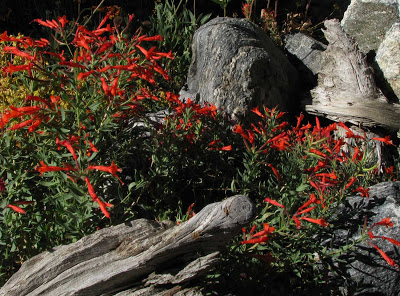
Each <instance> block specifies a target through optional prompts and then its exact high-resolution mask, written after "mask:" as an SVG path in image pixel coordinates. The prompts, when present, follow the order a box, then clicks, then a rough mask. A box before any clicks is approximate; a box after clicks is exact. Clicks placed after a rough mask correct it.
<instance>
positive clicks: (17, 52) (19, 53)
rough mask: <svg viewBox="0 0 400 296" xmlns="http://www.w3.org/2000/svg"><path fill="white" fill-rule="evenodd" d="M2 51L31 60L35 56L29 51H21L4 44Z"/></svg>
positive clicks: (34, 58)
mask: <svg viewBox="0 0 400 296" xmlns="http://www.w3.org/2000/svg"><path fill="white" fill-rule="evenodd" d="M3 51H4V52H6V53H12V54H14V55H16V56H19V57H23V58H25V59H28V60H31V61H34V60H36V56H31V55H30V54H29V53H27V52H24V51H21V50H19V49H18V48H17V47H15V46H4V47H3Z"/></svg>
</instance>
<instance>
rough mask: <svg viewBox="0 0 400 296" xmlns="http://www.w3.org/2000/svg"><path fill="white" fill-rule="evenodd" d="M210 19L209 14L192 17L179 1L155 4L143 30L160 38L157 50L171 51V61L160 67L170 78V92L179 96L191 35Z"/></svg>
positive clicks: (187, 67) (192, 14)
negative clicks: (167, 72) (147, 24)
mask: <svg viewBox="0 0 400 296" xmlns="http://www.w3.org/2000/svg"><path fill="white" fill-rule="evenodd" d="M210 17H211V14H207V15H203V14H200V15H197V16H196V14H195V13H194V12H192V11H191V10H190V9H189V8H187V0H186V1H185V2H184V3H183V0H181V1H180V2H179V4H178V5H176V4H175V2H174V1H171V2H170V1H169V0H166V1H162V2H161V1H160V2H157V3H155V12H154V15H152V16H150V25H149V26H150V27H149V28H147V29H146V30H147V31H148V34H149V35H161V36H164V37H165V38H164V39H163V40H162V41H160V43H159V49H160V50H161V51H172V52H173V54H174V57H175V58H174V60H170V61H166V62H165V63H164V64H162V66H163V67H165V68H167V69H168V70H169V73H170V76H171V77H172V80H171V81H170V82H169V84H168V87H169V88H170V90H171V91H174V92H179V90H180V89H181V88H182V86H183V85H184V84H185V82H186V75H187V72H188V69H189V65H190V61H191V53H190V46H191V43H192V39H193V34H194V32H195V30H196V29H197V28H199V27H200V26H201V25H204V24H205V23H206V22H207V21H208V20H209V19H210ZM145 28H146V27H145Z"/></svg>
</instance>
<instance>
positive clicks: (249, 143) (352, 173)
mask: <svg viewBox="0 0 400 296" xmlns="http://www.w3.org/2000/svg"><path fill="white" fill-rule="evenodd" d="M251 111H252V112H253V113H255V114H256V115H257V117H258V120H254V121H253V122H256V121H258V122H257V124H255V123H250V125H249V128H245V127H244V126H242V125H236V126H235V127H234V129H233V130H234V132H235V133H237V134H238V135H239V136H240V137H241V138H242V140H243V145H244V150H245V152H244V159H243V165H242V166H241V167H240V168H239V169H238V178H237V179H236V180H235V182H234V183H233V191H234V192H241V193H245V194H248V195H249V196H251V197H252V199H253V200H255V201H256V204H257V205H258V208H259V214H258V216H257V218H256V219H255V221H254V224H253V225H252V226H251V227H250V230H248V229H246V228H244V229H243V234H242V237H241V242H240V244H241V245H242V246H241V247H237V248H235V253H236V256H238V257H237V258H239V259H237V260H240V262H241V264H243V265H246V264H247V265H248V264H249V263H248V262H247V263H245V261H246V259H247V260H248V258H253V260H256V261H260V262H263V263H264V267H263V268H265V271H264V272H263V273H265V274H269V275H271V274H275V275H276V274H290V276H291V278H292V279H293V278H295V277H296V275H297V276H298V278H299V279H300V280H301V282H303V283H304V282H307V281H310V282H311V283H313V284H315V281H316V282H317V283H322V282H324V283H325V282H326V276H327V273H328V271H330V270H331V269H330V266H329V262H330V259H331V258H332V257H336V256H339V255H340V254H344V253H346V252H348V251H349V250H354V249H355V248H356V245H358V244H360V243H361V242H366V243H367V244H368V245H370V246H372V247H374V248H375V249H376V250H377V251H378V252H379V253H380V254H381V255H382V257H383V259H385V260H386V261H387V263H388V264H390V265H392V266H393V267H397V266H398V265H397V263H396V262H394V261H393V260H392V259H391V258H389V257H388V256H387V255H386V254H385V253H384V252H383V251H382V250H381V249H380V248H379V247H378V246H377V245H376V243H375V242H374V243H373V242H372V241H371V240H372V239H375V238H381V239H384V240H388V241H389V242H391V243H392V244H394V245H397V246H399V245H400V242H398V241H396V240H394V239H388V238H386V237H377V236H374V235H373V234H372V233H371V229H372V228H374V227H375V226H377V225H385V226H393V224H392V223H391V222H390V218H386V219H384V220H383V221H382V222H380V223H377V224H374V225H372V226H371V227H370V228H369V229H368V231H366V228H365V227H364V231H362V233H361V235H360V238H359V239H358V240H356V241H353V242H348V243H349V245H343V246H341V247H340V248H339V250H337V249H335V248H332V246H331V245H330V243H331V242H332V241H333V239H334V231H335V230H336V229H337V227H338V226H339V224H340V219H341V216H340V214H339V215H338V210H337V207H338V206H339V205H340V204H341V203H342V202H343V201H344V200H345V198H346V197H347V196H350V195H354V194H360V195H361V196H364V197H365V198H368V197H369V193H368V191H369V189H368V188H367V187H368V184H371V183H372V182H374V181H375V182H376V180H377V171H378V168H377V159H376V157H377V156H376V155H375V153H373V151H371V147H373V146H374V144H376V143H377V142H383V143H385V144H387V145H393V143H392V141H391V140H390V138H389V137H385V138H372V139H371V140H368V139H367V137H366V136H365V135H359V134H356V133H354V132H353V131H352V130H351V129H349V128H348V127H347V126H346V125H345V124H344V123H342V122H340V123H338V124H337V123H333V124H330V125H328V126H325V127H323V126H321V124H320V122H319V120H318V118H315V125H312V124H311V123H309V122H308V123H307V124H305V123H304V122H303V120H304V116H303V115H302V114H301V115H300V116H298V117H297V121H296V123H295V125H293V126H290V124H289V123H288V122H287V121H283V120H282V118H283V117H284V113H282V112H279V111H278V110H276V109H272V110H270V109H268V108H264V110H261V111H260V110H259V108H254V109H253V110H251ZM338 129H342V130H343V131H344V132H345V134H346V135H345V138H341V137H336V136H335V135H334V132H335V131H337V130H338ZM348 140H352V141H350V142H352V143H354V144H353V145H351V144H348V143H349V141H348ZM345 151H347V152H345ZM391 170H393V167H391ZM373 180H374V181H373ZM361 226H362V225H361ZM238 239H239V238H238ZM238 243H239V241H237V244H238ZM231 256H232V254H231ZM253 264H255V265H256V263H255V262H254V263H253ZM256 266H257V265H256ZM255 273H257V274H258V273H260V267H257V269H256V271H255ZM241 274H242V275H246V272H244V271H242V273H241ZM254 276H255V274H254V273H249V274H248V275H246V278H247V277H248V278H250V277H252V278H253V279H254ZM238 280H239V282H240V278H236V279H235V281H236V282H238ZM242 280H243V279H242ZM271 281H272V282H274V281H276V278H275V277H272V280H271ZM270 284H271V283H270ZM265 285H266V286H268V283H265ZM298 292H299V293H300V291H298Z"/></svg>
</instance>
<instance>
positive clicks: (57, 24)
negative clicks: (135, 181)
mask: <svg viewBox="0 0 400 296" xmlns="http://www.w3.org/2000/svg"><path fill="white" fill-rule="evenodd" d="M110 18H111V14H110V13H109V14H107V15H106V16H105V17H104V19H103V20H102V21H101V22H100V24H99V26H98V27H97V28H96V29H94V30H88V29H87V28H85V27H84V26H82V25H79V24H74V25H76V31H75V34H74V39H73V40H72V42H70V43H69V44H67V43H66V40H58V39H56V37H54V36H53V37H54V39H55V41H56V42H57V43H58V44H60V45H67V46H68V49H69V50H68V51H69V52H71V49H72V48H75V52H74V53H73V54H72V57H71V56H70V55H68V54H67V53H65V52H64V50H63V51H62V52H61V53H59V52H53V51H51V50H48V49H47V47H48V46H49V44H50V42H49V41H48V40H46V39H44V38H42V39H39V40H34V39H32V38H30V37H12V36H8V35H7V32H4V33H3V34H1V35H0V42H13V43H14V46H5V47H3V51H4V52H5V53H9V54H13V55H14V56H18V57H21V58H22V59H23V60H25V61H26V64H23V65H13V64H11V63H9V65H8V66H6V67H4V68H3V69H2V71H3V73H7V74H12V73H15V72H20V71H27V72H28V74H29V76H30V77H32V78H33V71H36V72H38V73H43V72H45V74H46V75H48V76H50V79H51V78H53V79H55V80H57V77H59V75H60V74H59V72H57V71H54V72H53V71H48V72H46V70H45V69H46V64H47V63H48V61H49V58H53V59H54V60H55V63H56V65H57V66H58V67H59V68H60V69H65V70H66V72H64V73H70V74H63V75H61V80H60V81H61V83H60V88H61V89H63V88H64V87H65V83H68V81H70V79H71V78H72V79H75V83H76V84H77V88H78V91H79V88H80V87H81V85H82V84H84V83H89V84H92V85H96V83H98V82H101V87H100V88H99V94H101V92H102V93H103V95H104V98H105V99H106V102H108V106H109V107H108V108H111V107H112V108H113V110H116V111H115V112H114V114H111V115H110V116H112V118H114V120H116V121H118V120H120V119H121V118H124V117H131V115H132V113H135V112H136V110H137V103H138V102H139V101H141V100H143V99H151V100H158V98H157V97H156V96H154V95H152V94H151V92H150V91H149V90H148V89H147V88H146V87H142V88H141V89H139V90H137V89H134V90H133V92H132V93H133V95H132V94H131V93H127V90H130V85H129V83H131V82H134V81H136V80H144V81H146V82H147V83H149V84H150V85H155V84H156V80H155V79H156V78H155V75H156V74H157V73H158V74H160V75H161V76H162V77H163V78H164V79H166V80H168V79H169V77H168V75H167V73H166V72H165V70H164V69H162V68H161V67H160V66H159V65H158V63H157V61H158V60H159V59H160V58H169V59H173V56H172V54H171V52H169V53H163V52H159V51H157V50H156V47H152V48H150V49H149V50H146V49H145V48H144V47H143V46H141V45H140V43H141V42H149V41H160V40H162V37H161V36H159V35H157V36H153V37H148V36H144V35H142V36H139V35H137V36H134V37H133V38H132V39H131V40H128V39H125V38H124V37H122V36H124V35H123V33H124V31H125V30H126V29H127V28H128V26H129V23H131V21H132V19H133V15H129V20H128V24H127V26H126V27H125V29H124V31H122V32H120V31H119V28H118V27H117V26H111V25H110V24H107V21H108V20H109V19H110ZM34 21H35V22H37V23H39V24H40V25H42V26H45V27H48V28H50V29H52V30H54V31H55V32H56V33H57V35H58V36H61V38H63V37H65V36H66V35H67V34H66V31H65V29H66V25H67V24H68V20H67V18H66V17H65V16H63V17H59V18H57V20H54V19H53V20H46V21H43V20H40V19H36V20H34ZM114 25H115V24H114ZM71 27H72V26H71ZM57 35H56V36H57ZM120 45H122V47H123V48H124V49H123V50H122V51H121V50H120V51H119V52H116V50H115V48H116V47H117V46H120ZM140 55H142V56H143V57H144V58H142V59H140V58H139V56H140ZM60 72H61V73H62V72H63V71H60ZM123 73H127V74H128V75H126V74H124V75H125V76H124V82H123V83H124V84H123V85H122V84H121V83H122V82H121V76H122V75H123ZM70 76H73V77H70ZM66 92H67V93H68V91H66ZM167 96H168V97H169V98H170V99H171V100H172V101H174V102H177V101H178V100H177V98H176V97H173V95H171V94H168V95H167ZM68 99H69V100H70V101H71V102H73V101H74V100H75V99H74V98H67V100H68ZM64 100H65V98H64V97H63V98H62V99H61V98H60V96H53V95H51V96H50V97H49V98H41V97H37V96H31V95H28V96H27V98H26V100H25V103H26V104H29V105H27V106H23V107H15V106H10V107H9V110H7V111H5V112H4V113H3V114H1V115H0V128H1V129H4V128H6V126H7V125H9V127H8V130H12V131H15V130H24V129H27V130H28V133H37V134H47V135H49V134H50V135H53V134H52V133H53V132H50V131H49V130H47V129H46V126H47V125H50V124H56V125H58V126H59V127H62V123H63V122H64V121H65V113H66V110H65V109H63V108H64V105H65V103H66V104H67V105H68V102H65V101H64ZM189 106H191V105H190V103H189V102H188V103H187V104H185V105H184V106H181V107H180V108H185V107H189ZM86 108H88V109H87V110H86V114H87V117H88V118H89V119H90V121H91V122H95V121H96V119H95V117H94V116H93V110H92V109H90V107H86ZM67 111H68V110H67ZM214 111H215V110H214ZM196 112H198V113H202V112H212V107H210V108H203V109H196ZM85 129H86V128H85V127H84V126H79V127H78V131H76V134H68V135H65V134H55V133H54V135H53V136H54V138H55V140H56V147H57V149H58V150H61V149H62V148H64V149H66V150H67V151H68V152H69V154H70V155H71V157H72V158H73V160H74V165H71V164H67V163H65V164H63V165H62V166H57V165H49V164H46V163H45V161H43V160H42V161H40V165H37V167H36V170H37V171H38V172H39V173H40V175H42V174H44V173H46V172H65V173H66V174H67V176H68V178H69V179H70V180H71V181H73V182H77V180H79V179H81V178H83V179H84V180H85V182H86V185H87V190H88V193H89V195H90V196H91V197H92V199H93V201H95V202H97V203H98V204H99V207H100V209H101V211H102V212H103V213H104V215H105V216H106V217H108V218H110V214H109V213H108V211H107V207H111V206H112V205H111V204H109V203H106V202H104V201H102V200H101V199H100V198H99V197H98V196H97V195H96V193H95V191H94V188H93V186H92V184H91V182H90V180H89V177H88V176H87V173H88V172H89V171H103V172H107V173H109V174H111V175H112V176H114V177H116V178H118V180H119V181H120V182H121V184H123V182H122V180H121V179H120V178H119V177H118V176H117V172H121V170H122V169H120V168H118V167H117V165H115V164H114V162H112V163H111V165H110V166H102V165H90V164H87V166H86V168H85V169H84V170H81V165H82V164H81V162H82V161H81V159H80V155H81V152H83V153H85V152H86V154H87V155H88V156H90V155H92V154H93V153H98V152H99V151H98V149H97V148H96V147H95V145H94V144H93V141H92V140H90V134H89V133H86V132H85ZM83 133H85V136H82V134H83ZM13 203H14V205H11V204H10V205H8V207H10V208H11V209H13V210H15V211H17V212H19V213H25V210H23V209H21V208H20V207H18V206H16V205H15V204H16V203H18V202H13Z"/></svg>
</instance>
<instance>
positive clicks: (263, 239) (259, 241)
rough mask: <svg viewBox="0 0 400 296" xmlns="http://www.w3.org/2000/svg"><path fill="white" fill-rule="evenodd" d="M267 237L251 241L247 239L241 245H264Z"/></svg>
mask: <svg viewBox="0 0 400 296" xmlns="http://www.w3.org/2000/svg"><path fill="white" fill-rule="evenodd" d="M268 239H269V238H268V236H261V237H259V238H253V239H249V240H245V241H242V243H241V244H242V245H244V244H259V243H265V242H266V241H268Z"/></svg>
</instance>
